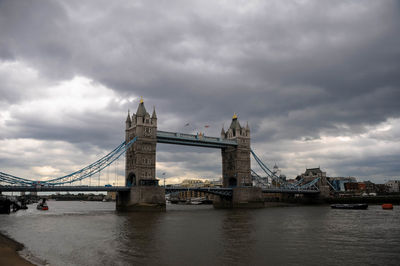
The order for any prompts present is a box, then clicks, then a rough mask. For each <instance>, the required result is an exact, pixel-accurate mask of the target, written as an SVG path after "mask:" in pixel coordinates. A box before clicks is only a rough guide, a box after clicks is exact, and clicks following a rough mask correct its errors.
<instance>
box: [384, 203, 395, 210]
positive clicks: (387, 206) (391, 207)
mask: <svg viewBox="0 0 400 266" xmlns="http://www.w3.org/2000/svg"><path fill="white" fill-rule="evenodd" d="M382 209H384V210H393V204H391V203H386V204H382Z"/></svg>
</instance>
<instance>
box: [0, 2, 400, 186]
mask: <svg viewBox="0 0 400 266" xmlns="http://www.w3.org/2000/svg"><path fill="white" fill-rule="evenodd" d="M399 33H400V3H399V2H398V1H389V0H387V1H386V0H383V1H376V0H370V1H368V0H365V1H300V0H299V1H281V0H277V1H247V0H236V1H234V0H230V1H216V0H213V1H205V0H199V1H186V0H181V1H150V0H146V1H97V0H96V1H73V0H70V1H54V0H52V1H29V0H26V1H23V0H21V1H5V0H0V171H2V172H7V173H10V174H13V175H16V176H22V177H26V178H32V179H36V178H37V179H41V178H47V177H50V176H59V175H62V174H65V173H70V172H72V171H74V170H77V169H79V168H81V167H83V166H85V165H87V164H89V163H91V162H93V161H95V160H96V159H97V158H99V157H101V156H103V155H105V154H106V153H107V152H108V151H110V150H111V149H112V148H113V147H115V146H117V145H118V144H120V143H121V142H122V140H123V138H124V125H125V118H126V114H127V110H128V109H130V110H132V111H136V108H137V105H138V102H139V99H140V96H143V98H144V101H145V105H146V107H147V109H148V111H151V109H152V107H153V106H155V107H156V111H157V115H158V120H159V126H158V128H159V129H160V130H168V131H180V132H187V133H190V132H197V131H203V132H204V131H205V133H206V134H207V135H212V136H219V132H220V130H221V127H222V125H225V127H227V126H229V124H230V121H231V118H232V114H233V113H234V112H237V113H238V115H239V121H240V122H241V123H242V124H246V122H248V123H249V126H250V128H251V137H252V147H253V149H254V150H255V151H256V153H258V155H259V156H260V157H261V158H262V160H263V161H264V162H265V163H266V164H267V165H270V166H273V165H274V164H275V163H277V164H278V165H279V166H280V168H281V169H282V172H283V173H284V174H286V175H287V176H288V177H289V178H292V177H295V176H296V175H297V174H300V173H302V172H304V170H305V168H306V167H308V168H311V167H318V166H320V167H321V168H322V169H323V170H324V171H326V172H327V175H328V176H356V177H357V178H358V179H359V180H371V181H374V182H377V183H382V182H385V180H389V179H394V178H397V179H398V178H399V177H400V163H399V162H400V34H399ZM186 123H190V126H188V127H184V125H185V124H186ZM204 125H210V127H209V128H204ZM122 164H123V162H121V163H120V165H119V166H118V167H120V169H122V168H123V166H122ZM252 165H253V166H254V168H256V166H255V162H254V161H253V163H252ZM117 169H119V168H117ZM121 171H122V170H121ZM163 172H166V176H167V177H168V179H167V182H169V183H173V182H178V181H179V180H181V179H182V178H186V177H189V178H196V177H201V178H217V177H219V176H221V156H220V151H219V150H214V149H207V148H192V147H186V146H172V145H167V144H158V146H157V173H158V176H161V173H163ZM102 178H105V177H104V175H103V177H102ZM103 181H104V182H106V181H105V180H103ZM119 182H120V184H122V179H121V181H119Z"/></svg>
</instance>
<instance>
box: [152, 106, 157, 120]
mask: <svg viewBox="0 0 400 266" xmlns="http://www.w3.org/2000/svg"><path fill="white" fill-rule="evenodd" d="M151 118H152V119H157V115H156V107H155V106H153V114H152V115H151Z"/></svg>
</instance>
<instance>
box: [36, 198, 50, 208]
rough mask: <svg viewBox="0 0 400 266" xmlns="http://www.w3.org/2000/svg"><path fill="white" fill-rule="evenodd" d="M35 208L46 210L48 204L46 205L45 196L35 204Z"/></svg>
mask: <svg viewBox="0 0 400 266" xmlns="http://www.w3.org/2000/svg"><path fill="white" fill-rule="evenodd" d="M36 209H38V210H41V211H47V210H49V206H47V203H46V199H45V198H43V199H42V200H41V202H39V203H38V205H37V206H36Z"/></svg>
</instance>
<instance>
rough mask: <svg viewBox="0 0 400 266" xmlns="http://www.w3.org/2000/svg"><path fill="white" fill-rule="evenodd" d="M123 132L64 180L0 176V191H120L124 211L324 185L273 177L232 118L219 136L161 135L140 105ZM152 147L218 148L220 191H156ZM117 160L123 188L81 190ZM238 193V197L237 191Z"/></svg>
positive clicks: (247, 132)
mask: <svg viewBox="0 0 400 266" xmlns="http://www.w3.org/2000/svg"><path fill="white" fill-rule="evenodd" d="M125 132H126V139H125V141H123V142H122V143H121V144H119V145H118V146H117V147H116V148H114V149H113V150H112V151H111V152H109V153H107V154H106V155H105V156H103V157H101V158H100V159H98V160H96V161H95V162H93V163H91V164H89V165H87V166H85V167H83V168H82V169H79V170H77V171H75V172H73V173H70V174H67V175H63V176H60V177H55V178H49V179H47V180H37V179H28V178H25V177H17V176H14V175H11V174H9V173H4V172H0V183H1V184H2V185H0V192H14V191H26V192H29V191H30V192H56V191H114V192H118V195H119V200H117V209H118V206H122V207H121V208H122V209H124V208H125V207H127V206H128V205H135V206H137V205H138V204H139V205H140V204H141V203H146V204H147V205H148V204H155V205H161V206H162V205H163V202H164V205H165V196H164V195H165V193H173V192H179V191H183V190H184V191H187V190H193V191H200V192H205V193H210V194H214V195H218V196H221V198H224V199H229V198H231V199H232V198H235V197H238V198H239V199H238V200H239V201H243V200H244V201H246V200H248V201H254V200H258V201H259V200H260V199H259V197H258V198H252V197H254V195H251V194H254V191H255V190H254V189H257V191H260V192H261V193H286V194H314V195H316V194H319V193H320V192H321V191H320V187H321V182H322V181H323V180H321V179H320V178H316V179H314V180H311V181H308V182H306V181H305V180H303V179H300V180H296V181H295V182H288V181H287V180H285V179H284V178H282V177H281V176H278V175H276V173H275V172H274V171H271V170H270V168H269V167H268V166H267V165H266V164H265V163H264V162H262V160H261V159H260V157H259V156H257V155H256V153H255V152H254V150H252V149H251V148H250V129H249V127H248V125H246V127H242V126H241V125H240V124H239V121H238V119H237V116H236V115H234V117H233V118H232V123H231V126H230V127H229V128H228V130H227V131H226V132H225V130H224V129H222V130H221V136H220V137H209V136H204V135H203V134H201V133H200V134H186V133H179V132H167V131H159V130H157V116H156V113H155V109H154V110H153V114H152V115H151V116H150V114H149V113H147V111H146V109H145V107H144V104H143V101H142V100H141V102H140V104H139V107H138V110H137V112H136V114H133V115H132V116H131V115H130V114H129V113H128V116H127V119H126V129H125ZM156 143H166V144H174V145H189V146H197V147H206V148H217V149H221V155H222V164H223V167H222V168H223V173H222V178H223V185H222V187H221V188H218V187H210V188H182V187H168V188H163V187H161V186H159V185H158V180H157V179H156V177H155V163H156V162H155V153H156ZM250 155H252V157H253V158H254V161H255V162H256V164H257V165H258V166H259V169H261V171H262V174H261V175H260V174H258V173H257V172H256V171H254V170H253V169H251V167H250V160H251V159H250ZM121 157H125V185H124V186H111V185H107V186H100V185H99V184H98V185H97V186H92V185H89V186H87V185H84V186H82V185H81V184H82V181H84V180H91V178H94V177H95V176H96V175H98V176H100V175H101V173H104V172H105V171H107V169H109V168H110V167H111V165H112V164H113V163H116V162H117V161H118V159H120V158H121ZM89 183H91V182H89ZM76 184H78V185H76ZM246 189H247V190H246ZM249 189H250V190H249ZM239 190H240V193H239V192H238V191H239ZM235 191H236V192H235ZM246 191H249V192H246ZM235 193H236V195H239V194H240V196H235ZM257 193H258V192H257ZM154 195H156V196H154ZM243 195H244V196H243ZM161 196H162V198H161ZM154 201H155V202H154Z"/></svg>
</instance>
